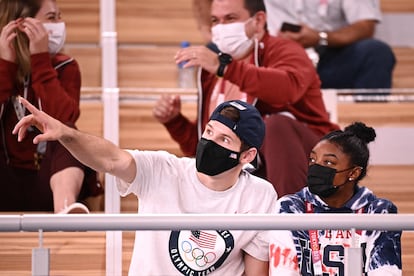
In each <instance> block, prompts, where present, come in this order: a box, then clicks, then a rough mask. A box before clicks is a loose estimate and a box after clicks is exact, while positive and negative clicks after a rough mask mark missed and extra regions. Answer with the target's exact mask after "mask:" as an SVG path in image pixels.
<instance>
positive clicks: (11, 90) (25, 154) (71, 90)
mask: <svg viewBox="0 0 414 276" xmlns="http://www.w3.org/2000/svg"><path fill="white" fill-rule="evenodd" d="M17 68H18V65H17V64H15V63H12V62H9V61H6V60H3V59H0V124H1V125H0V134H1V135H2V136H1V139H2V140H1V141H0V158H4V159H5V160H6V163H7V164H9V165H11V166H14V167H19V168H26V169H34V168H35V167H34V162H33V159H34V157H33V156H34V153H35V152H36V151H37V150H36V148H37V145H34V144H33V142H32V140H33V138H34V136H35V135H36V133H35V132H28V133H27V136H26V138H25V139H24V140H23V141H22V142H17V136H15V135H12V129H13V128H14V126H15V125H16V123H17V121H18V119H17V115H16V112H15V110H14V107H13V102H12V100H11V97H12V96H13V95H21V96H23V90H24V89H23V87H22V86H21V85H20V87H18V86H16V73H17ZM31 71H32V74H31V77H30V82H29V89H28V95H27V99H28V100H29V101H30V102H31V103H32V104H34V105H35V106H36V107H39V104H40V108H41V109H42V110H43V111H45V112H46V113H48V114H49V115H51V116H52V117H54V118H56V119H58V120H60V121H62V122H63V123H65V124H67V125H70V126H74V125H75V122H76V120H77V119H78V118H79V114H80V110H79V100H80V87H81V75H80V71H79V66H78V63H77V62H76V61H75V60H74V59H72V58H70V57H68V56H66V55H63V54H57V55H56V56H54V57H52V59H51V58H50V55H49V53H39V54H35V55H32V56H31ZM26 114H27V112H26Z"/></svg>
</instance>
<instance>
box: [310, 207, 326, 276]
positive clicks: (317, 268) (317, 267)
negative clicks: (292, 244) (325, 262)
mask: <svg viewBox="0 0 414 276" xmlns="http://www.w3.org/2000/svg"><path fill="white" fill-rule="evenodd" d="M306 213H313V206H312V204H311V203H310V202H307V201H306ZM309 240H310V246H311V250H312V264H313V275H315V276H319V275H323V274H322V273H323V272H322V257H321V252H320V251H319V237H318V230H309Z"/></svg>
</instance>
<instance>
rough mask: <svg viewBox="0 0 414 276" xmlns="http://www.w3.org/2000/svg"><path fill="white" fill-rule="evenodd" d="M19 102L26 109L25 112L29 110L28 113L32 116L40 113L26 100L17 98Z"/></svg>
mask: <svg viewBox="0 0 414 276" xmlns="http://www.w3.org/2000/svg"><path fill="white" fill-rule="evenodd" d="M19 102H20V103H21V104H22V105H23V106H24V107H26V108H27V110H29V111H30V113H32V114H34V115H36V114H37V113H38V112H40V110H39V109H37V108H36V107H35V106H34V105H32V104H31V103H29V101H28V100H26V99H25V98H23V97H20V96H19Z"/></svg>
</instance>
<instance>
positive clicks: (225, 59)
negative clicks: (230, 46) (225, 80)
mask: <svg viewBox="0 0 414 276" xmlns="http://www.w3.org/2000/svg"><path fill="white" fill-rule="evenodd" d="M218 59H219V62H220V64H219V67H218V69H217V76H218V77H223V75H224V69H226V66H227V65H229V64H230V63H231V62H232V61H233V58H232V57H231V56H230V55H229V54H226V53H222V52H220V53H218Z"/></svg>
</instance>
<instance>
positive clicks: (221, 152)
mask: <svg viewBox="0 0 414 276" xmlns="http://www.w3.org/2000/svg"><path fill="white" fill-rule="evenodd" d="M239 158H240V153H239V152H235V151H231V150H228V149H226V148H224V147H222V146H220V145H218V144H216V143H214V142H213V141H211V140H207V139H205V138H201V139H200V141H198V144H197V152H196V168H197V171H199V172H201V173H204V174H207V175H210V176H214V175H218V174H220V173H222V172H225V171H227V170H229V169H232V168H234V167H236V166H237V165H238V164H239Z"/></svg>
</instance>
